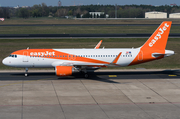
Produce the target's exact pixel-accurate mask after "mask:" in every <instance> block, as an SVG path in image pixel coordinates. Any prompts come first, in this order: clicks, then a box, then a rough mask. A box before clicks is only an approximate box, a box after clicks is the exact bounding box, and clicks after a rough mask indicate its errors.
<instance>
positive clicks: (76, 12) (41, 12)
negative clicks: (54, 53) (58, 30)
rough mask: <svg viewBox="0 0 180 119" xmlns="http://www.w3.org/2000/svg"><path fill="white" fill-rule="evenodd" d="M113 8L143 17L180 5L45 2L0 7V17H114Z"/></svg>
mask: <svg viewBox="0 0 180 119" xmlns="http://www.w3.org/2000/svg"><path fill="white" fill-rule="evenodd" d="M115 10H117V17H118V18H144V17H145V12H150V11H159V12H167V13H168V14H170V13H177V12H180V6H169V5H162V6H152V5H117V6H116V7H115V5H83V6H61V7H57V6H47V5H46V4H45V3H42V4H39V5H34V6H32V7H28V8H11V7H0V17H4V18H8V19H9V18H11V17H20V18H29V17H35V18H36V17H48V16H49V17H65V16H72V17H77V18H80V17H83V18H94V17H95V16H92V15H90V14H89V12H104V13H105V14H108V15H109V17H110V18H114V17H115ZM105 14H104V15H100V16H99V15H98V16H96V17H97V18H104V17H106V16H105Z"/></svg>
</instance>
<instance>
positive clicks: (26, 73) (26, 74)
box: [24, 68, 28, 77]
mask: <svg viewBox="0 0 180 119" xmlns="http://www.w3.org/2000/svg"><path fill="white" fill-rule="evenodd" d="M25 70H26V72H25V74H24V76H25V77H27V76H28V68H25Z"/></svg>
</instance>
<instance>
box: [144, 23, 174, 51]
mask: <svg viewBox="0 0 180 119" xmlns="http://www.w3.org/2000/svg"><path fill="white" fill-rule="evenodd" d="M171 24H172V21H164V22H163V23H162V24H161V25H160V26H159V27H158V28H157V29H156V31H155V32H154V33H153V34H152V35H151V37H150V38H149V39H148V40H147V41H146V43H145V44H144V45H143V46H142V47H141V49H159V50H164V49H165V48H166V44H167V40H168V36H169V32H170V28H171Z"/></svg>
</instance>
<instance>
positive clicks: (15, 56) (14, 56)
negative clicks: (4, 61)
mask: <svg viewBox="0 0 180 119" xmlns="http://www.w3.org/2000/svg"><path fill="white" fill-rule="evenodd" d="M9 57H13V58H17V55H9Z"/></svg>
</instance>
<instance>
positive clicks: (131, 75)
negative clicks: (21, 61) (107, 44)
mask: <svg viewBox="0 0 180 119" xmlns="http://www.w3.org/2000/svg"><path fill="white" fill-rule="evenodd" d="M28 74H29V76H28V77H27V80H37V78H34V77H42V78H44V77H46V78H50V79H49V80H87V79H88V80H96V81H100V82H106V83H119V82H116V81H114V80H113V79H116V80H121V79H127V80H128V79H157V78H159V79H173V78H180V70H163V71H122V72H120V71H115V72H108V71H102V72H89V73H88V74H89V77H88V78H87V79H86V78H84V75H83V74H81V73H74V74H73V75H72V76H66V77H57V76H56V75H55V73H52V72H43V73H38V72H35V73H31V72H30V73H28ZM110 75H111V76H115V77H110ZM10 76H13V77H14V76H24V73H12V74H10ZM25 78H26V77H25ZM25 78H23V79H25ZM52 78H53V79H52Z"/></svg>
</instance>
